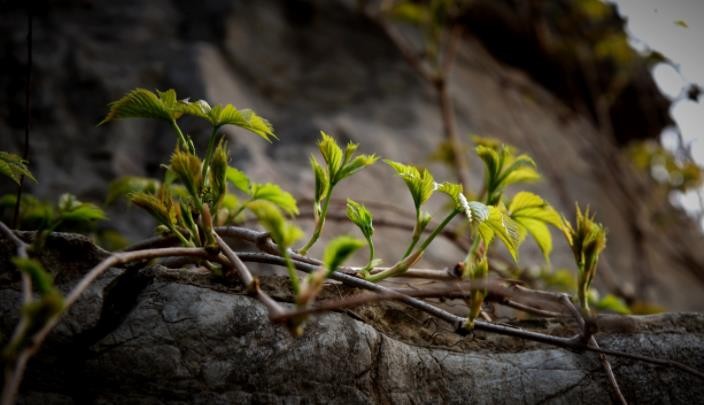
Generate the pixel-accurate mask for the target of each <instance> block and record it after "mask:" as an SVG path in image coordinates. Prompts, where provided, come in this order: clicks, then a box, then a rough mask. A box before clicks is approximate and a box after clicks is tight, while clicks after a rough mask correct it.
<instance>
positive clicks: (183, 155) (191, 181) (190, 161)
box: [169, 149, 203, 206]
mask: <svg viewBox="0 0 704 405" xmlns="http://www.w3.org/2000/svg"><path fill="white" fill-rule="evenodd" d="M201 164H202V162H201V161H200V159H199V158H198V156H196V155H193V154H191V153H188V152H183V151H180V150H178V149H177V150H176V151H174V153H173V155H171V163H170V164H169V169H170V170H171V171H173V172H174V173H176V175H177V176H178V178H179V180H181V183H183V185H184V186H186V189H187V190H188V193H189V194H190V195H191V198H192V199H193V201H194V202H195V203H196V205H197V206H198V205H200V203H201V201H200V199H201V189H202V186H203V179H202V177H201V170H200V169H201Z"/></svg>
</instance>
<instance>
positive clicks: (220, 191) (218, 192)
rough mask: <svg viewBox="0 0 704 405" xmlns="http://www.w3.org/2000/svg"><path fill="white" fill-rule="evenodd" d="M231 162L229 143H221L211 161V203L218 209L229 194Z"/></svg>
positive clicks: (209, 172)
mask: <svg viewBox="0 0 704 405" xmlns="http://www.w3.org/2000/svg"><path fill="white" fill-rule="evenodd" d="M229 160H230V154H229V150H228V148H227V143H226V142H225V141H221V142H220V143H219V144H218V146H217V147H216V148H215V151H214V152H213V157H212V160H211V161H210V170H209V171H208V175H209V176H210V179H209V180H210V193H211V203H212V204H213V207H217V206H218V205H219V204H220V201H221V200H222V197H223V196H224V195H225V193H226V192H227V183H226V181H225V180H226V178H227V171H228V169H229V166H228V162H229Z"/></svg>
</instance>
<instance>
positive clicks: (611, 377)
mask: <svg viewBox="0 0 704 405" xmlns="http://www.w3.org/2000/svg"><path fill="white" fill-rule="evenodd" d="M562 302H563V304H564V305H565V306H566V307H567V308H568V309H569V310H570V312H572V314H573V315H574V316H575V318H576V319H577V322H578V324H579V326H580V328H582V333H583V336H584V338H586V340H585V341H586V342H587V344H588V345H591V346H592V347H594V348H595V349H601V347H599V343H598V342H597V341H596V338H595V337H594V335H593V334H592V331H591V327H590V326H589V325H587V323H586V321H585V320H584V316H583V315H582V313H581V312H579V310H578V309H577V307H576V306H575V305H574V303H573V302H572V300H570V299H569V297H568V296H567V294H564V295H563V296H562ZM598 356H599V361H600V362H601V366H602V367H603V368H604V371H605V372H606V377H607V379H608V381H609V385H610V386H611V390H612V391H613V394H614V396H615V397H616V399H617V400H618V402H619V403H620V404H622V405H627V404H628V401H626V397H625V396H623V392H621V387H620V386H619V384H618V380H617V379H616V375H615V374H614V370H613V368H612V367H611V363H610V362H609V360H608V359H607V358H606V355H605V354H604V353H601V352H600V353H598Z"/></svg>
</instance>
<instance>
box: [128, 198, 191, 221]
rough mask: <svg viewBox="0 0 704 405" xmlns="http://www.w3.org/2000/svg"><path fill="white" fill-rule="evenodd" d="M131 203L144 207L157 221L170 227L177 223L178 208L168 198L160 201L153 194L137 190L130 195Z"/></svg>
mask: <svg viewBox="0 0 704 405" xmlns="http://www.w3.org/2000/svg"><path fill="white" fill-rule="evenodd" d="M130 201H131V202H132V204H134V205H136V206H138V207H141V208H143V209H145V210H146V211H147V212H149V213H150V214H151V215H152V216H153V217H154V218H156V219H157V221H159V222H161V223H162V224H164V225H166V226H167V227H169V228H172V227H173V226H175V225H176V224H177V223H178V218H179V217H180V208H179V206H178V204H174V203H173V202H172V201H170V200H166V201H162V200H161V199H160V198H157V197H156V196H154V195H151V194H147V193H143V192H137V193H132V194H131V195H130Z"/></svg>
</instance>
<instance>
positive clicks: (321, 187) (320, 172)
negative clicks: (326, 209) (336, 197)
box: [310, 156, 330, 201]
mask: <svg viewBox="0 0 704 405" xmlns="http://www.w3.org/2000/svg"><path fill="white" fill-rule="evenodd" d="M310 166H311V168H312V169H313V173H314V174H315V201H322V199H323V198H325V197H326V196H327V192H328V188H329V183H330V179H329V178H328V175H327V173H326V172H325V169H323V166H321V165H320V163H318V161H317V160H316V159H315V157H314V156H311V157H310Z"/></svg>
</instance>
